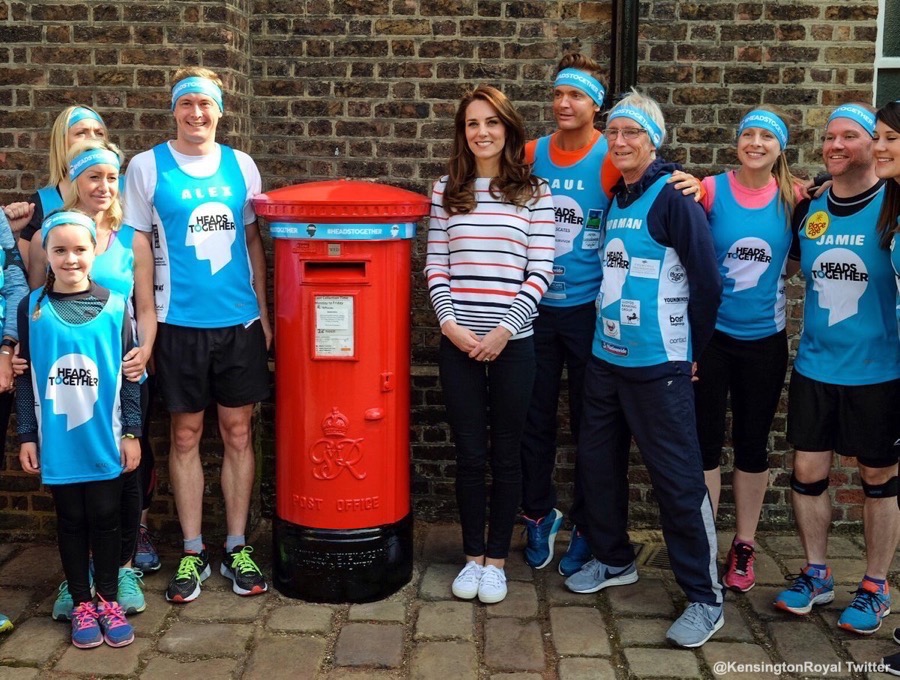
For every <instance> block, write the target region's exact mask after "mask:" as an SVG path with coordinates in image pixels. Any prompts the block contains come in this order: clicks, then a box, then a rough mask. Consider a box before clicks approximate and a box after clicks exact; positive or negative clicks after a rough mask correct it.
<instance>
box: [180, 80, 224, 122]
mask: <svg viewBox="0 0 900 680" xmlns="http://www.w3.org/2000/svg"><path fill="white" fill-rule="evenodd" d="M186 94H205V95H206V96H207V97H209V98H210V99H212V100H213V101H214V102H215V103H216V104H218V105H219V111H221V112H222V113H224V112H225V107H224V106H223V105H222V90H221V89H220V88H219V86H218V85H216V84H215V83H214V82H213V81H211V80H210V79H209V78H201V77H200V76H191V77H190V78H185V79H184V80H179V81H178V82H177V83H175V87H173V88H172V110H173V111H174V110H175V102H176V101H178V98H179V97H181V96H183V95H186Z"/></svg>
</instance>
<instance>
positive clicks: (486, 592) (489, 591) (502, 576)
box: [478, 565, 506, 604]
mask: <svg viewBox="0 0 900 680" xmlns="http://www.w3.org/2000/svg"><path fill="white" fill-rule="evenodd" d="M505 598H506V572H504V571H503V570H502V569H498V568H497V567H495V566H493V565H490V566H487V567H485V568H484V569H483V570H482V572H481V581H480V582H479V584H478V599H479V600H481V601H482V602H484V603H485V604H496V603H497V602H502V601H503V600H504V599H505Z"/></svg>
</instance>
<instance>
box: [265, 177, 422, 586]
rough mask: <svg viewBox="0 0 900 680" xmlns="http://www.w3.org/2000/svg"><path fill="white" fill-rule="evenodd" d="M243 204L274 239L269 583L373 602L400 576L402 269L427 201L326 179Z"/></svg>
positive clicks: (405, 296) (404, 555)
mask: <svg viewBox="0 0 900 680" xmlns="http://www.w3.org/2000/svg"><path fill="white" fill-rule="evenodd" d="M253 202H254V207H255V208H256V211H257V213H258V214H259V215H261V216H263V217H265V218H266V219H267V220H268V222H269V227H270V231H271V234H272V237H273V239H274V245H275V351H276V362H275V390H276V406H275V437H276V439H275V443H276V449H275V451H276V453H275V455H276V483H275V493H276V516H275V520H274V525H273V540H274V555H275V557H274V562H275V566H274V572H275V574H274V576H275V578H274V581H275V586H276V587H277V588H278V590H280V591H281V592H282V593H284V594H286V595H288V596H291V597H299V598H302V599H305V600H310V601H316V602H368V601H373V600H378V599H381V598H383V597H387V596H388V595H390V594H391V593H393V592H395V591H396V590H398V589H399V588H401V587H402V586H403V585H405V584H406V583H408V582H409V579H410V578H411V576H412V566H413V522H412V513H411V510H410V489H409V304H410V281H411V273H410V268H411V254H412V243H413V239H414V237H415V232H416V222H418V220H419V219H421V218H422V217H423V216H425V215H427V214H428V211H429V201H428V199H427V198H425V197H424V196H421V195H419V194H416V193H413V192H411V191H406V190H404V189H398V188H396V187H391V186H386V185H381V184H374V183H370V182H360V181H352V180H336V181H326V182H310V183H308V184H299V185H295V186H290V187H285V188H283V189H276V190H274V191H271V192H268V193H266V194H262V195H260V196H258V197H256V198H255V199H254V201H253Z"/></svg>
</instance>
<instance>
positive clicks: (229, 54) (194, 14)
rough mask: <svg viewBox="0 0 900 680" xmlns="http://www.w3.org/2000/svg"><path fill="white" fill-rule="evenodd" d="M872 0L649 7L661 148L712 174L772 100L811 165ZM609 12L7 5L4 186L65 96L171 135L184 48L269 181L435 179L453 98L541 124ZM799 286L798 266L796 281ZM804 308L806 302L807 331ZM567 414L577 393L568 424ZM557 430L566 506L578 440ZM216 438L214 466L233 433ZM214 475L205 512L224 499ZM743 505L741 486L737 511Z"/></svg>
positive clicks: (125, 141)
mask: <svg viewBox="0 0 900 680" xmlns="http://www.w3.org/2000/svg"><path fill="white" fill-rule="evenodd" d="M876 12H877V2H876V0H861V1H859V2H852V3H848V2H840V1H838V0H796V1H795V2H790V3H787V2H776V1H774V0H772V1H757V2H752V1H751V2H733V1H726V0H708V1H705V2H694V3H690V2H674V1H670V0H648V1H646V2H643V3H642V4H641V9H640V13H641V29H640V44H639V54H640V60H641V61H640V69H639V80H640V83H641V86H642V87H644V88H645V89H647V90H648V91H649V92H650V94H651V95H652V96H654V97H656V98H657V99H658V100H659V101H660V102H661V104H662V106H663V109H664V112H665V114H666V117H667V121H668V123H669V124H668V128H669V134H670V141H669V143H668V144H667V146H666V148H665V149H664V150H663V153H664V154H665V155H666V156H667V157H668V158H670V159H673V160H678V161H681V162H683V163H685V164H686V166H687V167H688V169H689V170H692V171H695V172H697V173H700V174H707V173H709V172H714V171H719V170H721V169H722V168H724V167H726V166H728V165H729V164H730V163H732V162H733V160H734V152H733V150H732V147H733V140H734V126H735V123H736V121H737V120H738V119H739V117H740V115H741V114H742V112H743V111H744V110H745V109H746V108H747V107H749V106H752V105H755V104H759V103H768V104H777V105H780V106H782V107H784V108H786V109H787V110H788V111H789V112H790V113H791V114H792V115H794V117H795V118H796V122H797V125H796V126H795V127H794V129H793V133H794V136H793V139H794V140H796V144H795V145H794V146H793V148H792V149H791V150H790V151H789V155H790V158H791V160H792V161H793V162H794V164H795V168H796V169H797V170H798V171H799V172H800V173H801V174H805V173H808V172H809V171H811V170H815V169H817V168H818V167H819V160H818V151H817V148H816V145H817V142H816V140H817V139H818V137H819V135H820V133H819V130H820V129H821V126H822V123H823V122H824V118H825V115H826V113H827V111H828V109H829V108H830V107H832V106H834V105H836V104H838V103H840V102H843V101H848V100H853V99H862V100H870V99H871V81H872V77H873V73H872V61H873V58H874V42H875V19H876ZM610 19H611V5H610V2H609V0H600V1H588V0H585V1H580V0H521V1H515V2H513V1H511V0H365V1H364V0H200V1H198V2H193V3H184V2H181V1H179V0H156V1H153V0H149V1H147V2H140V3H134V2H130V1H127V0H106V1H103V0H46V1H44V2H13V1H10V0H0V38H2V41H0V200H3V201H7V200H13V199H16V198H21V197H22V196H23V195H27V194H30V193H31V192H32V191H33V190H34V188H35V187H37V186H40V185H42V184H43V183H44V181H45V180H46V160H45V159H46V146H47V138H48V132H49V127H50V124H51V122H52V120H53V118H54V116H55V115H56V113H57V112H58V111H59V110H60V108H62V107H63V106H64V105H67V104H69V103H72V102H82V103H88V104H92V105H94V106H96V107H97V108H98V109H100V110H101V112H102V113H103V115H104V116H105V117H106V119H107V121H108V122H109V124H110V127H111V129H112V130H113V131H114V134H113V139H114V141H117V142H119V143H120V144H121V145H122V146H123V147H124V148H125V150H126V152H127V153H128V154H130V155H131V154H134V153H136V152H138V151H141V150H143V149H146V148H149V147H150V146H152V145H153V144H156V143H158V142H159V141H161V140H163V139H165V138H167V137H168V136H169V135H170V133H171V131H172V129H173V126H172V122H171V118H170V116H169V115H168V113H167V111H166V110H167V105H168V87H169V85H170V78H171V74H172V72H173V71H174V68H175V67H177V66H178V65H181V64H201V65H205V66H209V67H211V68H214V69H216V70H217V71H218V72H219V73H220V74H222V76H223V78H224V80H225V82H226V90H227V91H226V108H227V115H226V118H225V122H224V125H223V127H224V130H223V134H222V135H221V137H220V139H221V141H224V142H227V143H229V144H232V145H234V146H237V147H239V148H242V149H244V150H248V151H251V152H252V153H253V155H254V157H255V158H256V159H257V161H258V163H259V165H260V168H261V170H262V172H263V175H264V181H265V184H266V186H267V187H270V188H273V187H276V186H283V185H286V184H291V183H295V182H298V181H308V180H315V179H326V178H335V177H344V176H351V177H356V178H371V179H376V180H379V181H384V182H388V183H391V184H395V185H399V186H404V187H407V188H410V189H414V190H417V191H421V192H427V191H428V190H429V188H430V185H431V182H432V181H433V180H434V179H435V178H437V177H438V176H439V175H440V174H441V173H442V171H443V164H444V161H445V159H446V157H447V154H448V150H449V143H450V137H451V134H452V116H453V113H454V111H455V104H456V100H457V98H458V96H459V95H460V94H461V92H462V91H463V90H464V89H465V88H466V87H468V86H470V85H472V84H474V83H477V82H486V83H491V84H496V85H498V86H500V87H501V88H502V89H504V90H505V91H506V92H507V93H508V94H509V95H510V96H511V97H512V98H513V100H514V101H515V102H516V103H517V105H518V106H519V108H520V110H521V112H522V113H523V115H524V117H525V119H526V120H527V121H528V128H529V134H530V135H533V136H538V135H541V134H546V133H547V132H549V131H550V130H552V129H553V121H552V115H551V112H550V108H549V94H550V91H549V87H548V84H549V79H550V77H551V75H552V73H553V70H554V66H555V63H556V61H557V59H558V57H559V55H560V54H561V53H563V52H564V51H566V50H569V49H581V50H583V51H585V52H587V53H589V54H591V55H593V56H594V57H596V58H598V60H599V61H600V62H601V63H606V62H608V58H609V36H610ZM424 241H425V239H424V234H422V235H421V236H420V238H419V240H418V242H417V244H416V254H415V258H414V263H413V267H414V272H416V273H415V274H414V277H415V294H414V302H413V310H412V316H411V325H412V331H411V332H412V343H413V357H412V358H413V378H412V391H413V394H412V403H413V412H412V424H411V434H412V441H413V445H412V467H413V491H414V494H415V495H414V500H415V504H416V509H417V511H418V512H419V514H420V515H422V516H425V517H435V516H453V514H454V513H455V501H454V498H453V482H452V476H453V468H454V456H453V446H452V443H451V441H450V437H449V433H448V430H447V426H446V423H445V422H444V414H443V406H442V399H441V393H440V387H439V384H438V379H437V371H436V367H435V365H434V360H435V350H436V347H437V340H438V330H437V328H436V326H435V322H434V316H433V313H432V312H431V309H430V306H429V304H428V301H427V295H426V293H425V287H424V282H423V280H422V277H421V275H420V274H419V273H418V272H421V269H422V265H423V260H424ZM801 290H802V287H801V285H800V284H799V283H798V282H792V285H791V286H790V293H791V294H793V295H795V296H796V295H797V294H799V293H800V292H801ZM800 312H801V309H800V307H799V305H798V304H797V303H796V302H794V303H792V305H791V308H790V311H789V315H790V319H791V327H790V329H791V332H792V333H793V334H794V336H793V339H792V342H793V343H794V344H796V333H797V331H798V321H799V318H800ZM782 411H783V409H782ZM261 413H262V416H261V419H260V422H261V423H262V425H263V426H262V427H261V428H259V430H260V431H259V438H260V444H261V449H262V451H263V456H262V461H261V463H262V468H263V475H262V477H263V482H262V485H261V489H262V493H261V494H260V496H261V503H260V507H261V508H262V510H263V511H264V512H271V508H272V497H271V495H272V488H273V487H272V481H271V475H272V472H273V467H272V451H273V442H272V431H271V423H272V420H271V414H272V408H271V404H265V405H263V408H262V411H261ZM567 419H568V414H567V413H566V412H565V409H564V408H563V409H562V412H561V414H560V420H561V421H562V423H563V424H564V425H565V424H566V421H567ZM209 429H210V430H214V423H212V422H211V423H209ZM166 430H167V427H166V423H165V421H164V420H160V422H159V423H157V427H156V431H157V434H158V439H159V442H158V443H159V446H158V447H157V448H158V450H159V452H160V455H159V458H160V463H161V464H160V466H159V467H160V472H161V473H162V475H163V480H162V488H161V491H162V493H161V494H160V496H159V500H158V501H157V503H156V507H155V508H154V510H155V512H156V514H157V516H159V517H160V518H161V520H162V521H163V523H164V526H163V530H164V532H165V533H172V532H174V535H176V536H177V532H176V531H175V524H174V520H173V512H174V508H173V504H172V502H171V497H170V496H169V495H168V493H167V491H168V487H167V483H166V479H165V468H166V465H165V462H166V461H165V456H164V453H163V452H164V451H165V449H166V442H165V434H166ZM561 431H562V432H563V437H562V439H561V441H560V451H559V472H558V478H559V480H560V482H561V490H562V494H561V495H562V499H561V503H563V504H564V505H565V504H567V503H568V491H569V488H570V485H569V484H568V482H570V481H571V479H572V475H573V459H574V454H573V447H572V442H571V441H569V440H568V438H567V437H566V436H565V434H564V433H565V428H563V429H562V430H561ZM771 442H772V447H773V451H774V453H773V456H772V462H773V470H772V478H773V485H772V488H771V489H770V491H769V493H768V495H767V498H766V501H767V504H766V507H765V509H764V522H766V523H769V524H770V525H771V524H783V523H785V522H787V521H788V519H789V510H788V505H789V504H788V502H787V501H788V494H787V493H786V491H785V489H786V482H787V472H786V471H785V469H784V466H785V465H787V464H788V463H789V456H790V454H789V452H788V447H787V445H786V443H785V441H784V415H783V413H781V414H779V416H778V418H777V419H776V423H775V427H774V428H773V433H772V440H771ZM204 446H205V448H204V464H205V465H206V466H207V470H208V472H209V473H210V476H209V479H210V481H212V480H213V477H214V476H215V473H216V472H217V470H218V468H217V465H218V460H217V457H216V456H215V455H214V453H213V452H214V451H215V450H216V449H217V448H218V446H219V445H218V443H217V442H216V441H208V442H206V443H205V445H204ZM17 470H18V462H17V461H16V460H13V459H12V458H10V456H9V454H8V457H7V471H6V472H5V473H4V474H2V475H0V509H3V510H4V512H2V513H0V531H11V530H20V531H45V532H46V531H47V530H49V528H50V527H51V526H52V510H51V508H50V504H49V501H48V498H47V496H46V495H45V494H43V493H41V492H40V491H38V485H37V483H36V481H35V480H33V479H27V478H25V477H24V476H23V475H22V474H21V473H20V472H18V471H17ZM834 477H835V479H834V480H833V482H834V483H835V485H837V484H839V483H840V482H841V481H843V480H850V481H851V482H853V483H854V484H855V483H856V482H857V481H858V480H856V478H855V473H854V472H853V467H852V466H850V467H847V466H841V467H839V468H838V469H837V470H836V471H835V473H834ZM210 486H211V488H210V492H211V496H210V499H211V501H210V508H209V509H210V511H211V512H213V513H215V512H220V510H221V507H220V506H217V505H216V503H215V500H214V499H216V498H217V493H218V492H217V489H216V488H215V486H216V485H215V484H214V483H211V484H210ZM856 488H857V487H855V486H854V487H852V488H851V490H849V491H847V492H845V491H839V492H838V496H837V499H838V501H839V502H838V503H837V504H836V506H835V510H834V517H835V519H837V520H858V519H859V518H860V507H859V505H858V503H857V501H858V493H857V492H856ZM632 489H633V491H632V493H633V500H634V503H633V505H632V515H633V519H634V520H635V521H636V522H639V523H641V522H647V523H649V522H653V521H655V505H654V503H653V502H652V494H651V492H650V489H649V483H648V480H647V478H646V472H645V471H644V469H643V468H642V467H641V466H640V464H639V458H638V457H637V456H636V457H635V468H634V472H633V474H632ZM844 501H847V503H846V504H845V503H844ZM730 503H731V499H730V497H729V494H728V492H727V490H726V492H725V494H724V495H723V504H722V513H723V514H724V515H728V514H729V513H730V512H732V510H733V508H732V506H731V505H730ZM212 519H215V514H213V515H212ZM170 530H171V531H170Z"/></svg>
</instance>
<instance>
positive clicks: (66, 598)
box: [50, 581, 78, 647]
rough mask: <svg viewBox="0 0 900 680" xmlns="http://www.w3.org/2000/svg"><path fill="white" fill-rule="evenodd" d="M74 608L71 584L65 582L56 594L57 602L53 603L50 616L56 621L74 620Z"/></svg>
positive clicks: (60, 585)
mask: <svg viewBox="0 0 900 680" xmlns="http://www.w3.org/2000/svg"><path fill="white" fill-rule="evenodd" d="M74 608H75V603H74V602H73V601H72V594H71V593H70V592H69V582H68V581H63V582H62V583H60V584H59V592H58V593H57V594H56V600H55V601H54V602H53V613H52V614H50V616H51V617H52V618H53V620H54V621H68V620H69V619H71V618H72V610H73V609H74ZM77 646H78V645H76V647H77Z"/></svg>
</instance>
